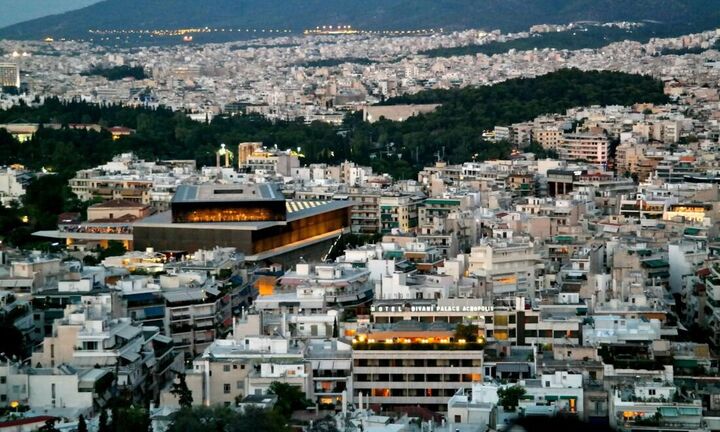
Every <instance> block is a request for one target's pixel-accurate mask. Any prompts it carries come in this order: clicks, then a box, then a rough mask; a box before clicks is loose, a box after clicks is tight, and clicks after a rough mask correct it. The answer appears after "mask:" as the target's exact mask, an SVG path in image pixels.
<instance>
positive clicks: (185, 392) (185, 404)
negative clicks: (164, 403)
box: [170, 373, 193, 408]
mask: <svg viewBox="0 0 720 432" xmlns="http://www.w3.org/2000/svg"><path fill="white" fill-rule="evenodd" d="M170 393H171V394H173V395H174V396H175V397H176V398H177V399H178V404H179V405H180V406H181V407H182V408H190V407H192V404H193V397H192V392H191V391H190V389H189V388H188V386H187V383H186V382H185V374H182V373H179V374H177V381H176V382H174V383H173V385H172V389H171V390H170Z"/></svg>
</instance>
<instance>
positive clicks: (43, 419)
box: [0, 416, 56, 428]
mask: <svg viewBox="0 0 720 432" xmlns="http://www.w3.org/2000/svg"><path fill="white" fill-rule="evenodd" d="M54 418H56V417H52V416H37V417H25V418H21V419H17V420H10V421H6V422H0V428H5V427H12V426H22V425H27V424H33V423H45V422H46V421H48V420H52V419H54Z"/></svg>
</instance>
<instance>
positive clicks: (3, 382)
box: [0, 376, 7, 384]
mask: <svg viewBox="0 0 720 432" xmlns="http://www.w3.org/2000/svg"><path fill="white" fill-rule="evenodd" d="M6 382H7V377H4V376H0V384H5V383H6Z"/></svg>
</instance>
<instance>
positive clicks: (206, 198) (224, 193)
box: [172, 183, 285, 204]
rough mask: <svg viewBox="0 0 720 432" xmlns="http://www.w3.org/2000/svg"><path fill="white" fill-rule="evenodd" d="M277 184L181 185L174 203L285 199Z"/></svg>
mask: <svg viewBox="0 0 720 432" xmlns="http://www.w3.org/2000/svg"><path fill="white" fill-rule="evenodd" d="M284 200H285V196H284V195H283V194H282V192H280V190H279V189H278V187H277V186H276V185H275V184H271V183H262V184H231V185H219V184H201V185H180V186H178V188H177V191H176V192H175V196H173V199H172V203H173V204H174V203H209V202H229V201H240V202H241V201H284Z"/></svg>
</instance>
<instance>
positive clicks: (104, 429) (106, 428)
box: [98, 408, 110, 432]
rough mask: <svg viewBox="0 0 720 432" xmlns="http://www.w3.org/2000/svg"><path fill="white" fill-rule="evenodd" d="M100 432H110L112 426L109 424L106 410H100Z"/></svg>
mask: <svg viewBox="0 0 720 432" xmlns="http://www.w3.org/2000/svg"><path fill="white" fill-rule="evenodd" d="M98 432H110V424H109V423H108V414H107V410H106V409H105V408H102V409H101V410H100V418H99V419H98Z"/></svg>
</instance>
